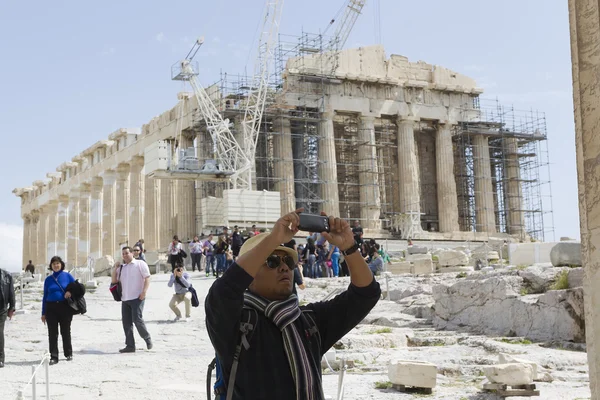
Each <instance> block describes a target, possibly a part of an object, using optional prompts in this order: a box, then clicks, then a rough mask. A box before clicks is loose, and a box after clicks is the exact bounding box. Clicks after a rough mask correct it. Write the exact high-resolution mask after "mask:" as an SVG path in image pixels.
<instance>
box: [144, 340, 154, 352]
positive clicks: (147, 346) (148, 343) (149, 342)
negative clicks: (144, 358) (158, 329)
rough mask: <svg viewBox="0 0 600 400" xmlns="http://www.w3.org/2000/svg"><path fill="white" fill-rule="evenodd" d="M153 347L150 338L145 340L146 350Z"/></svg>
mask: <svg viewBox="0 0 600 400" xmlns="http://www.w3.org/2000/svg"><path fill="white" fill-rule="evenodd" d="M153 347H154V345H153V344H152V340H148V341H146V348H147V349H148V350H152V348H153Z"/></svg>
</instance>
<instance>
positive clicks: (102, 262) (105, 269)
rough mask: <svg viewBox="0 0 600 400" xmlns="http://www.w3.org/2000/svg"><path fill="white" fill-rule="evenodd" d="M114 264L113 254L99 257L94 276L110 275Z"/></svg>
mask: <svg viewBox="0 0 600 400" xmlns="http://www.w3.org/2000/svg"><path fill="white" fill-rule="evenodd" d="M114 265H115V260H114V259H113V258H112V257H111V256H104V257H101V258H99V259H97V260H96V263H95V264H94V276H95V277H98V276H110V274H111V270H112V268H113V266H114Z"/></svg>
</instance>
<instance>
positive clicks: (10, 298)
mask: <svg viewBox="0 0 600 400" xmlns="http://www.w3.org/2000/svg"><path fill="white" fill-rule="evenodd" d="M0 294H1V295H2V299H1V300H0V304H4V307H2V308H1V309H0V315H2V314H6V313H7V311H8V310H12V311H14V310H15V287H14V285H13V278H12V275H11V274H10V272H8V271H5V270H3V269H0Z"/></svg>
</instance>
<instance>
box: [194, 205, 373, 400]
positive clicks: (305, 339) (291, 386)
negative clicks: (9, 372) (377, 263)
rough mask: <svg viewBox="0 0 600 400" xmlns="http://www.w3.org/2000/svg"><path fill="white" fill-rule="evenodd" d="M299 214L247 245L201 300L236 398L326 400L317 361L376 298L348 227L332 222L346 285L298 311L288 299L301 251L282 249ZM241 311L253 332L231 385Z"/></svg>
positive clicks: (295, 227)
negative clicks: (250, 318) (248, 315)
mask: <svg viewBox="0 0 600 400" xmlns="http://www.w3.org/2000/svg"><path fill="white" fill-rule="evenodd" d="M300 212H302V209H299V210H296V212H293V213H290V214H287V215H285V216H283V217H281V218H280V219H279V220H278V221H277V222H276V223H275V225H274V227H273V230H272V232H271V233H261V234H260V235H257V236H254V237H253V238H251V239H248V240H247V241H246V242H245V243H244V245H243V246H242V249H241V250H240V256H239V257H238V259H237V261H236V262H235V263H234V264H233V265H232V266H231V267H230V268H229V269H228V270H227V271H226V272H225V273H224V274H223V276H222V277H221V278H220V279H217V281H216V282H215V283H214V284H213V285H212V287H211V289H210V291H209V293H208V296H207V297H206V302H205V308H206V325H207V328H208V334H209V337H210V340H211V342H212V344H213V346H214V348H215V350H216V353H217V357H218V358H219V360H220V362H221V366H222V369H223V378H224V381H225V382H226V384H227V387H228V389H229V390H233V397H232V398H233V399H244V400H253V399H286V400H293V399H296V400H324V398H325V396H324V394H323V387H322V383H321V358H322V356H323V355H324V354H325V352H327V350H329V348H331V346H333V344H334V343H336V342H337V341H338V340H339V339H340V338H342V337H343V336H344V335H345V334H346V333H348V332H349V331H350V330H351V329H352V328H354V327H355V326H356V325H357V324H358V323H359V322H360V321H361V320H362V319H363V318H364V317H365V316H366V315H367V314H368V313H369V312H370V311H371V309H372V308H373V307H374V306H375V304H376V303H377V301H378V300H379V297H380V295H381V289H380V288H379V284H378V283H377V281H375V279H374V278H373V274H372V273H371V271H370V270H369V268H368V267H367V264H366V263H365V260H364V259H363V258H362V256H361V255H360V252H358V251H357V250H358V245H356V243H355V241H354V237H353V235H352V230H351V229H350V226H349V225H348V223H347V222H346V221H344V220H342V219H340V218H334V217H329V226H330V227H331V232H330V233H327V232H323V235H324V236H325V239H326V240H327V241H329V243H331V244H332V245H334V246H337V247H339V248H340V250H342V252H343V253H345V257H346V261H347V262H348V266H349V268H350V272H351V283H350V285H349V286H348V289H347V290H346V291H345V292H343V293H341V294H340V295H338V296H336V297H335V298H334V299H332V300H329V301H326V302H318V303H311V304H308V305H306V306H302V307H300V306H299V304H298V298H297V297H296V296H295V295H293V294H292V285H293V282H294V281H293V270H294V268H296V265H297V263H298V253H297V252H295V251H294V250H293V249H290V248H287V247H284V246H283V245H282V243H287V242H289V241H290V240H291V239H292V237H293V236H294V234H296V233H297V232H298V225H299V222H300V219H299V216H298V214H299V213H300ZM244 308H247V309H248V308H249V309H250V310H252V312H255V313H256V315H257V320H256V326H255V327H254V328H253V332H254V334H253V335H252V336H251V337H250V339H249V343H248V344H249V347H247V346H245V347H246V348H247V350H243V351H242V352H241V354H240V356H239V364H238V371H237V376H236V377H235V378H234V379H232V380H231V381H230V380H229V377H230V374H231V370H232V365H233V361H234V355H235V353H236V347H237V346H238V343H239V339H240V333H239V329H238V327H239V326H240V322H241V321H240V319H241V318H242V316H243V315H244ZM309 320H311V321H313V323H312V324H310V322H309ZM311 325H312V326H311ZM315 327H316V328H317V332H315V330H314V329H313V328H315Z"/></svg>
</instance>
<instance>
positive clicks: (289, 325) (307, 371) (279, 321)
mask: <svg viewBox="0 0 600 400" xmlns="http://www.w3.org/2000/svg"><path fill="white" fill-rule="evenodd" d="M244 305H246V306H248V307H252V308H254V309H255V310H256V311H259V312H261V313H262V314H264V315H265V317H267V318H268V319H269V320H271V321H272V322H273V323H274V324H275V326H277V328H279V330H280V331H281V332H282V334H283V347H284V349H285V354H286V356H287V359H288V362H289V364H290V370H291V371H292V376H293V378H294V382H295V383H296V399H298V400H304V399H306V400H323V398H324V396H323V391H322V385H321V378H320V376H319V374H318V372H317V371H314V368H311V363H310V358H311V357H312V355H311V354H309V352H308V350H307V349H306V348H305V347H304V344H303V342H302V337H301V336H300V333H299V332H298V329H297V328H296V326H295V325H294V321H296V320H297V319H298V318H300V316H301V315H302V310H300V307H298V297H297V296H296V295H295V294H293V295H291V296H290V297H289V298H288V299H287V300H283V301H272V302H269V301H268V300H267V299H265V298H263V297H260V296H258V295H255V294H253V293H251V292H249V291H246V292H245V293H244Z"/></svg>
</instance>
